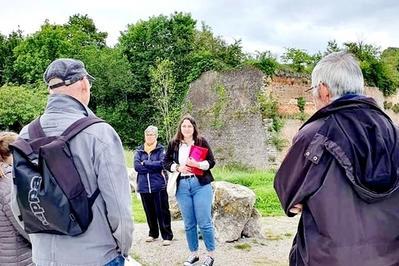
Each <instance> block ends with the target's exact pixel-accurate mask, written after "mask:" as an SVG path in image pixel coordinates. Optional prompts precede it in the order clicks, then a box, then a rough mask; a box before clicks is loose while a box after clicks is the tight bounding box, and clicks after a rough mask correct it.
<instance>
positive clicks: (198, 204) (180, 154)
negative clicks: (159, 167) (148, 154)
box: [163, 115, 215, 266]
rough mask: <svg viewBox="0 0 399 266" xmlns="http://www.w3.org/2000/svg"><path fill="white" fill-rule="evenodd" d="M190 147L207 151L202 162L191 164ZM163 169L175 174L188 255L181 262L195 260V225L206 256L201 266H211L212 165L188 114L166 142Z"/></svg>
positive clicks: (204, 144) (213, 241)
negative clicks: (172, 136) (194, 146)
mask: <svg viewBox="0 0 399 266" xmlns="http://www.w3.org/2000/svg"><path fill="white" fill-rule="evenodd" d="M192 145H196V146H200V147H204V148H206V149H208V153H207V156H206V159H205V160H204V161H200V162H198V161H195V160H194V159H193V158H191V157H189V152H190V148H191V146H192ZM163 164H164V167H165V169H166V170H168V171H169V172H178V173H179V177H178V179H177V191H176V199H177V202H178V204H179V208H180V211H181V213H182V216H183V221H184V227H185V231H186V238H187V243H188V247H189V249H190V252H191V254H190V255H189V256H188V258H187V260H186V261H185V262H184V265H185V266H190V265H193V264H194V263H196V262H197V261H199V254H198V233H197V225H198V226H199V228H200V230H201V234H202V236H203V239H204V242H205V246H206V249H207V252H208V254H207V256H206V257H205V259H204V261H203V263H202V265H203V266H212V265H213V263H214V251H215V235H214V228H213V223H212V214H211V210H212V198H213V191H212V187H211V184H210V183H211V182H212V181H213V180H214V179H213V176H212V173H211V171H210V169H212V168H213V167H214V166H215V159H214V157H213V153H212V150H211V147H210V146H209V144H208V142H207V141H206V139H205V138H204V137H201V136H200V135H199V132H198V128H197V123H196V122H195V120H194V118H193V117H191V116H190V115H185V116H184V117H183V118H182V119H181V121H180V123H179V125H178V127H177V132H176V135H175V137H174V138H173V139H172V140H171V141H170V143H169V145H168V149H167V152H166V155H165V159H164V162H163ZM192 167H196V168H199V169H202V170H203V175H201V176H199V175H198V176H196V175H194V174H193V173H192Z"/></svg>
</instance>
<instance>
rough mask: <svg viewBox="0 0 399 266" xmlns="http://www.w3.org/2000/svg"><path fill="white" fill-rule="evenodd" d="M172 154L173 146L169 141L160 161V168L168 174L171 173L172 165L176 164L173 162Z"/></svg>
mask: <svg viewBox="0 0 399 266" xmlns="http://www.w3.org/2000/svg"><path fill="white" fill-rule="evenodd" d="M173 153H174V146H173V140H171V141H170V142H169V144H168V148H167V150H166V153H165V156H164V158H163V160H162V167H163V168H164V169H165V170H167V171H169V172H172V169H171V166H172V164H174V163H177V162H175V161H174V160H173Z"/></svg>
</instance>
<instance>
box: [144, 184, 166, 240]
mask: <svg viewBox="0 0 399 266" xmlns="http://www.w3.org/2000/svg"><path fill="white" fill-rule="evenodd" d="M140 195H141V202H142V203H143V207H144V211H145V215H146V217H147V223H148V226H149V227H150V232H149V234H148V235H149V236H152V237H153V238H158V236H159V231H161V236H162V239H164V240H172V239H173V233H172V228H171V225H170V221H171V219H170V212H169V202H168V194H167V192H166V190H165V189H164V190H161V191H159V192H152V193H140Z"/></svg>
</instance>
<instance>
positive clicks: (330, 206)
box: [274, 96, 399, 266]
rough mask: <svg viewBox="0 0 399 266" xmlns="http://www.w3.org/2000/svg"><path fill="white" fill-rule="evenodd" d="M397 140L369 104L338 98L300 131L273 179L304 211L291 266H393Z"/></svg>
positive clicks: (398, 244) (285, 202)
mask: <svg viewBox="0 0 399 266" xmlns="http://www.w3.org/2000/svg"><path fill="white" fill-rule="evenodd" d="M398 157H399V139H398V130H397V128H396V127H395V126H394V125H393V123H392V121H391V119H390V118H389V117H388V116H387V115H385V114H384V112H383V111H382V110H380V109H379V108H378V107H377V105H376V103H375V101H374V100H373V99H371V98H366V97H363V96H355V97H351V98H350V99H348V98H346V97H343V98H342V99H338V100H336V101H334V102H333V103H331V104H330V105H328V106H326V107H324V108H323V109H321V110H319V111H318V112H316V114H314V115H313V116H312V117H311V118H310V119H309V120H308V121H307V122H306V123H305V125H304V126H303V127H302V128H301V129H300V131H299V132H298V134H297V135H296V136H295V138H294V143H293V146H292V147H291V149H290V150H289V152H288V154H287V156H286V158H285V159H284V161H283V163H282V165H281V167H280V169H279V170H278V172H277V174H276V178H275V183H274V186H275V189H276V192H277V194H278V196H279V199H280V201H281V204H282V206H283V208H284V210H285V212H286V213H287V215H289V216H293V215H294V214H292V213H290V212H289V209H290V208H291V207H292V206H293V205H295V204H296V203H302V204H303V206H304V209H303V212H302V216H301V219H300V222H299V226H298V232H297V235H296V237H295V240H294V244H293V248H292V250H291V254H290V265H323V266H330V265H331V266H332V265H334V266H338V265H340V266H341V265H344V266H345V265H362V266H374V265H378V266H388V265H399V252H398V251H399V205H398V202H399V191H398V188H399V186H398V174H399V158H398Z"/></svg>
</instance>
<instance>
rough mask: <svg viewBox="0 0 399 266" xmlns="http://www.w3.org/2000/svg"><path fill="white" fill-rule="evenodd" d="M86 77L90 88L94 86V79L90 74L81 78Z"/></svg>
mask: <svg viewBox="0 0 399 266" xmlns="http://www.w3.org/2000/svg"><path fill="white" fill-rule="evenodd" d="M85 78H86V79H87V81H88V82H89V85H90V88H91V87H93V81H94V80H93V79H91V78H90V77H89V76H83V77H81V78H80V80H84V79H85Z"/></svg>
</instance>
